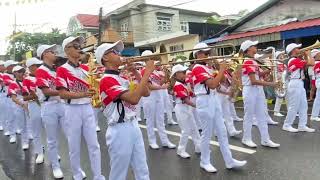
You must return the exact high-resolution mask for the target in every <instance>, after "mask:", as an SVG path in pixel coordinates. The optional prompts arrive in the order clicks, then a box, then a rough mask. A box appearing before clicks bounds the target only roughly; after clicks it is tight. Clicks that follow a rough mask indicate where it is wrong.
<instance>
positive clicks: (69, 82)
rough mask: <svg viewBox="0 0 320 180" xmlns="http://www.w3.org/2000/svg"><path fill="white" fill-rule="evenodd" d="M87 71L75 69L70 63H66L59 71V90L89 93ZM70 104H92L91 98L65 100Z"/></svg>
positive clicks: (57, 82) (57, 83)
mask: <svg viewBox="0 0 320 180" xmlns="http://www.w3.org/2000/svg"><path fill="white" fill-rule="evenodd" d="M86 78H87V71H85V70H83V69H82V68H74V67H73V66H72V65H70V64H69V63H65V64H64V65H62V66H61V67H59V68H58V69H57V81H56V86H57V89H59V88H65V89H67V90H68V91H70V92H88V91H89V84H88V83H87V82H86ZM65 102H66V103H68V104H90V103H91V98H88V97H85V98H79V99H72V100H69V101H68V100H65Z"/></svg>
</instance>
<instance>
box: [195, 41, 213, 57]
mask: <svg viewBox="0 0 320 180" xmlns="http://www.w3.org/2000/svg"><path fill="white" fill-rule="evenodd" d="M207 47H208V45H207V44H206V43H202V42H201V43H198V44H196V45H195V46H194V47H193V49H198V50H194V51H193V52H192V53H193V57H196V54H197V52H199V51H210V50H211V48H207ZM200 48H203V49H201V50H200Z"/></svg>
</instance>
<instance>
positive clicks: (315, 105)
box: [311, 88, 320, 117]
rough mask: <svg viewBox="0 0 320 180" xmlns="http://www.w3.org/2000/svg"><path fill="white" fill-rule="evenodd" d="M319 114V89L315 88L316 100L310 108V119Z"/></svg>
mask: <svg viewBox="0 0 320 180" xmlns="http://www.w3.org/2000/svg"><path fill="white" fill-rule="evenodd" d="M319 112H320V88H317V94H316V98H315V99H314V102H313V106H312V113H311V116H312V117H318V116H319Z"/></svg>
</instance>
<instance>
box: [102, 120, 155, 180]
mask: <svg viewBox="0 0 320 180" xmlns="http://www.w3.org/2000/svg"><path fill="white" fill-rule="evenodd" d="M106 143H107V147H108V153H109V157H110V167H111V170H110V174H109V180H126V179H127V173H128V168H129V166H130V167H131V168H132V170H133V173H134V176H135V179H136V180H149V179H150V178H149V170H148V165H147V157H146V152H145V149H144V143H143V138H142V133H141V130H140V129H139V126H138V122H137V121H136V120H134V121H130V122H124V123H118V124H115V125H113V126H108V129H107V132H106Z"/></svg>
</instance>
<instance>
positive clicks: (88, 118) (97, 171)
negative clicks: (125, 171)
mask: <svg viewBox="0 0 320 180" xmlns="http://www.w3.org/2000/svg"><path fill="white" fill-rule="evenodd" d="M65 125H66V127H67V128H66V130H67V139H68V145H69V156H70V165H71V169H72V173H73V179H75V180H82V179H83V177H82V173H81V171H82V170H81V166H80V150H81V137H82V136H83V137H84V139H85V141H86V144H87V146H88V153H89V158H90V163H91V170H92V174H93V179H94V180H104V179H105V178H104V177H103V176H102V175H101V152H100V145H99V142H98V138H97V132H96V122H95V116H94V111H93V109H92V106H91V104H66V105H65Z"/></svg>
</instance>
